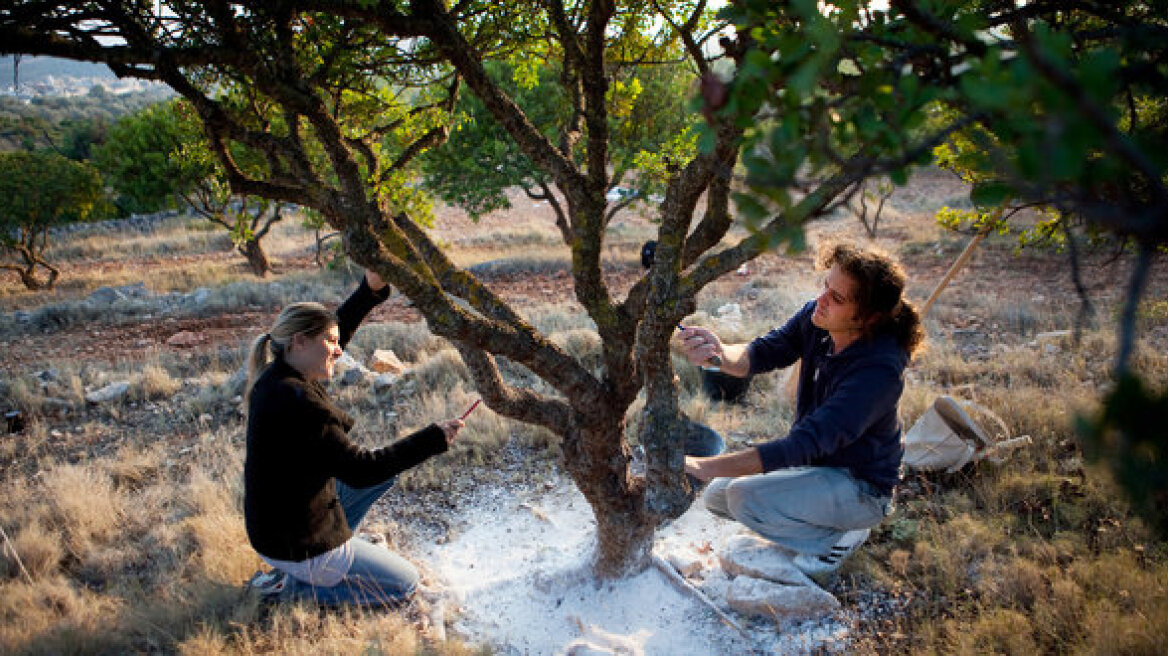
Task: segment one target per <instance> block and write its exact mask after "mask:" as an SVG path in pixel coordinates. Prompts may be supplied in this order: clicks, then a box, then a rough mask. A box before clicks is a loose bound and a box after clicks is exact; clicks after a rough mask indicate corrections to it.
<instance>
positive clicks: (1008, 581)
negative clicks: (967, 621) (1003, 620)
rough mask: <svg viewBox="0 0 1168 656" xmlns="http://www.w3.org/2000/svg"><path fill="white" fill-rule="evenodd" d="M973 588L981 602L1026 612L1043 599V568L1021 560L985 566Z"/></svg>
mask: <svg viewBox="0 0 1168 656" xmlns="http://www.w3.org/2000/svg"><path fill="white" fill-rule="evenodd" d="M975 585H976V590H977V592H978V593H979V594H980V595H981V598H982V601H983V602H985V603H987V604H990V605H993V606H1003V607H1006V608H1013V609H1016V610H1025V611H1029V610H1031V609H1032V608H1033V607H1034V605H1035V602H1037V601H1038V600H1039V599H1042V598H1044V597H1045V596H1046V590H1047V583H1046V577H1045V574H1044V573H1043V571H1042V569H1041V568H1039V567H1038V566H1037V565H1035V564H1034V563H1032V562H1030V561H1028V560H1025V559H1022V558H1010V559H1008V560H1005V561H989V562H987V563H985V564H984V565H983V566H982V567H981V568H980V569H979V572H978V575H977V581H976V584H975Z"/></svg>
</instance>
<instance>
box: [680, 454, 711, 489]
mask: <svg viewBox="0 0 1168 656" xmlns="http://www.w3.org/2000/svg"><path fill="white" fill-rule="evenodd" d="M705 460H706V458H698V457H697V456H686V457H685V473H687V474H689V475H690V476H693V477H694V478H696V479H698V480H699V481H702V482H703V483H704V482H706V481H709V480H712V479H714V478H717V477H716V476H715V475H714V474H713V472H711V471H710V469H709V468H708V467H703V466H702V465H703V464H704V461H705Z"/></svg>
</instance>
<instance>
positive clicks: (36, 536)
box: [0, 520, 65, 581]
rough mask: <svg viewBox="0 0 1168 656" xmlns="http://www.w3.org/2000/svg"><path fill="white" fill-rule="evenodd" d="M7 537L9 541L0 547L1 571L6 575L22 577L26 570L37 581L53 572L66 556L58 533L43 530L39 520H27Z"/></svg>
mask: <svg viewBox="0 0 1168 656" xmlns="http://www.w3.org/2000/svg"><path fill="white" fill-rule="evenodd" d="M10 537H11V538H12V544H11V545H8V544H5V545H4V548H3V549H0V554H2V557H0V571H2V572H3V577H4V578H5V579H12V578H20V577H23V576H24V571H27V572H28V574H29V576H31V577H32V578H33V580H37V581H39V580H41V579H43V578H45V577H47V576H49V575H50V574H53V573H54V572H56V571H57V569H58V566H59V565H60V564H61V560H62V558H64V556H65V550H64V548H62V546H61V541H60V539H59V537H58V536H57V535H55V534H54V533H52V532H51V531H48V530H46V529H45V527H44V526H43V525H42V524H41V523H40V521H36V520H34V521H32V522H31V523H29V524H26V525H25V526H23V527H21V529H20V532H18V533H17V534H16V535H15V536H11V535H10ZM21 565H23V566H24V571H22V570H21Z"/></svg>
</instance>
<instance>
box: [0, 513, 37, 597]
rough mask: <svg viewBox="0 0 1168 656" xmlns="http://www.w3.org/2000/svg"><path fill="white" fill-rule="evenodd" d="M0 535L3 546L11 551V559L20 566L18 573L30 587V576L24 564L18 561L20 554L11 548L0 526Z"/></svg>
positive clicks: (6, 534)
mask: <svg viewBox="0 0 1168 656" xmlns="http://www.w3.org/2000/svg"><path fill="white" fill-rule="evenodd" d="M0 535H3V536H4V546H6V547H8V549H9V550H11V551H12V557H13V558H15V559H16V564H17V565H19V566H20V571H21V572H22V573H23V574H24V578H25V580H27V581H28V584H29V585H32V575H31V574H29V573H28V570H27V569H25V568H24V563H23V562H22V561H21V560H20V554H18V553H16V547H15V546H13V544H12V540H9V539H8V533H7V532H6V531H5V530H4V527H3V526H0Z"/></svg>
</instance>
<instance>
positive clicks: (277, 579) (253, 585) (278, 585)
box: [247, 569, 288, 599]
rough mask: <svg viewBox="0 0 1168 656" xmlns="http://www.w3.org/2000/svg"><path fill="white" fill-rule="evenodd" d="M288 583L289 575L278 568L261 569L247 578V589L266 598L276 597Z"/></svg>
mask: <svg viewBox="0 0 1168 656" xmlns="http://www.w3.org/2000/svg"><path fill="white" fill-rule="evenodd" d="M287 584H288V575H287V574H285V573H284V572H281V571H280V570H278V569H273V570H271V571H268V572H265V571H263V570H260V571H258V572H256V573H255V574H252V576H251V578H250V579H248V580H247V589H248V590H251V591H252V592H255V593H256V594H258V595H259V596H260V597H263V598H265V599H267V598H275V597H278V596H279V595H280V593H281V592H283V591H284V588H285V587H287Z"/></svg>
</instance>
